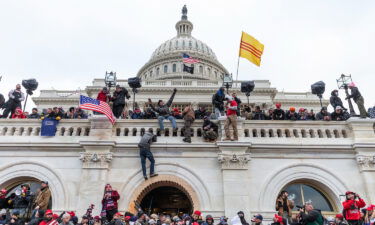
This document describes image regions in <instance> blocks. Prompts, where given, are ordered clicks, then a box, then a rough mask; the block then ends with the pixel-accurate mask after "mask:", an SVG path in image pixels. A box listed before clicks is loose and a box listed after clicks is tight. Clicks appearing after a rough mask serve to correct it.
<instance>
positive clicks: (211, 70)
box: [137, 6, 228, 81]
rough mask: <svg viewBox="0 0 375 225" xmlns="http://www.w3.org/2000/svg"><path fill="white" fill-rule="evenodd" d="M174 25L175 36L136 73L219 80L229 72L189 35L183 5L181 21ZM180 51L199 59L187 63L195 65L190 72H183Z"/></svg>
mask: <svg viewBox="0 0 375 225" xmlns="http://www.w3.org/2000/svg"><path fill="white" fill-rule="evenodd" d="M175 27H176V31H177V36H176V37H174V38H172V39H170V40H168V41H165V42H164V43H163V44H161V45H160V46H159V47H158V48H157V49H156V50H155V51H154V52H153V53H152V55H151V58H150V60H149V61H148V62H147V63H146V64H145V65H144V66H143V67H142V68H141V69H140V70H139V72H138V74H137V76H138V77H141V78H142V79H143V80H166V79H174V80H176V79H177V80H178V79H185V80H186V79H191V80H196V79H199V80H215V81H217V80H222V77H223V76H224V74H228V71H227V70H226V69H225V68H224V66H223V65H221V63H220V62H219V61H218V60H217V58H216V55H215V53H214V52H213V51H212V49H211V48H210V47H208V46H207V45H206V44H205V43H203V42H202V41H200V40H198V39H196V38H194V37H193V36H191V32H192V30H193V24H192V23H191V22H190V21H189V20H188V19H187V8H186V6H184V8H183V9H182V17H181V20H180V21H178V22H177V24H176V26H175ZM182 53H186V54H188V55H189V56H190V57H193V58H194V59H198V60H199V62H198V63H195V64H194V65H190V64H189V65H186V66H193V67H194V68H193V71H194V72H193V74H190V73H187V72H184V70H183V67H184V63H183V60H182V59H183V58H182Z"/></svg>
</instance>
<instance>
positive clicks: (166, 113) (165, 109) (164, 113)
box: [148, 88, 177, 132]
mask: <svg viewBox="0 0 375 225" xmlns="http://www.w3.org/2000/svg"><path fill="white" fill-rule="evenodd" d="M176 92H177V89H176V88H175V89H173V93H172V96H171V97H170V98H169V100H168V102H167V103H166V104H164V102H163V100H159V101H158V105H157V107H155V106H154V105H153V104H152V101H151V99H150V98H149V99H148V103H149V105H150V107H151V108H152V110H154V111H155V112H157V113H159V116H158V121H159V127H160V131H161V132H164V124H163V121H164V120H165V119H168V120H169V121H171V123H172V127H173V131H174V132H175V131H177V123H176V118H174V117H173V116H172V114H171V111H170V109H169V108H170V107H171V105H172V102H173V99H174V96H175V95H176Z"/></svg>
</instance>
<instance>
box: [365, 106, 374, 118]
mask: <svg viewBox="0 0 375 225" xmlns="http://www.w3.org/2000/svg"><path fill="white" fill-rule="evenodd" d="M367 113H368V117H370V118H372V119H374V118H375V106H374V107H372V108H369V109H368V111H367Z"/></svg>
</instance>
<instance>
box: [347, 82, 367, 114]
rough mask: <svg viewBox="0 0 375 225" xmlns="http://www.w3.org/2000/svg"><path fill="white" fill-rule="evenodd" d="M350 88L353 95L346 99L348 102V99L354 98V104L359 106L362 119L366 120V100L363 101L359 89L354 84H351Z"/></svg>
mask: <svg viewBox="0 0 375 225" xmlns="http://www.w3.org/2000/svg"><path fill="white" fill-rule="evenodd" d="M348 87H349V89H350V90H351V93H350V95H349V96H348V97H346V98H345V99H346V100H347V99H350V98H353V100H354V102H355V103H356V104H357V106H358V109H359V114H360V117H361V118H366V117H367V112H366V108H365V100H364V99H363V97H362V95H361V93H360V92H359V90H358V87H357V86H356V85H355V84H354V82H352V83H350V84H349V85H348Z"/></svg>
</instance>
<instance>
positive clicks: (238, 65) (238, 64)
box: [236, 56, 240, 85]
mask: <svg viewBox="0 0 375 225" xmlns="http://www.w3.org/2000/svg"><path fill="white" fill-rule="evenodd" d="M238 67H240V56H238V62H237V73H236V85H237V82H238Z"/></svg>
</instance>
